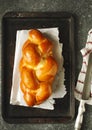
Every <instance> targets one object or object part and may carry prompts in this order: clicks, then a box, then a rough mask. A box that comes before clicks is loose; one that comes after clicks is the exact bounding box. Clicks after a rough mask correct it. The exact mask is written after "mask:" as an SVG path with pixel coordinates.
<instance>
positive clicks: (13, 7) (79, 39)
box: [0, 0, 92, 130]
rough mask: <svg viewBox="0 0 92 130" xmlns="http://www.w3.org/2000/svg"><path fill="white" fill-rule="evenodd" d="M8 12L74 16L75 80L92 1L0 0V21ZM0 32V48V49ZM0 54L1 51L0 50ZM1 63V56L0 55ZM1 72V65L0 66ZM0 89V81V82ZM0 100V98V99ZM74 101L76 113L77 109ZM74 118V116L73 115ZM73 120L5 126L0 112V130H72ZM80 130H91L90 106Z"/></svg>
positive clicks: (90, 25)
mask: <svg viewBox="0 0 92 130" xmlns="http://www.w3.org/2000/svg"><path fill="white" fill-rule="evenodd" d="M8 11H31V12H33V11H36V12H56V11H67V12H71V13H73V14H74V15H75V18H76V19H75V44H76V45H75V47H76V52H77V53H76V54H77V59H76V79H77V74H78V72H79V70H80V68H81V62H82V58H81V53H80V49H82V48H83V47H84V46H85V42H86V38H87V33H88V31H89V29H91V28H92V0H51V1H50V0H39V1H38V0H35V1H34V0H0V20H1V18H2V16H3V15H4V14H5V13H6V12H8ZM0 28H1V22H0ZM1 35H2V34H1V30H0V48H1ZM0 53H1V49H0ZM0 63H1V55H0ZM0 70H1V64H0ZM0 79H1V73H0ZM0 88H1V80H0ZM0 95H1V94H0ZM0 100H1V98H0ZM78 103H79V102H78V101H76V105H75V107H76V113H77V107H78ZM75 117H76V114H75ZM74 124H75V119H74V120H73V121H71V122H70V123H68V124H58V123H57V124H51V123H49V124H17V125H16V124H7V123H6V122H4V121H3V119H2V117H1V112H0V130H12V129H13V130H29V129H30V130H74ZM82 130H92V106H88V105H86V113H85V114H84V123H83V126H82Z"/></svg>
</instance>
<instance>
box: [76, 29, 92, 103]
mask: <svg viewBox="0 0 92 130" xmlns="http://www.w3.org/2000/svg"><path fill="white" fill-rule="evenodd" d="M81 53H82V56H83V63H82V68H81V71H80V73H79V76H78V80H77V84H76V88H75V92H74V94H75V98H76V99H77V100H81V98H82V92H83V86H84V80H85V76H86V71H87V65H88V58H89V54H90V53H92V29H91V30H90V31H89V32H88V37H87V42H86V45H85V48H83V49H82V50H81ZM86 103H87V104H90V105H92V81H91V91H90V98H89V99H88V100H87V101H86Z"/></svg>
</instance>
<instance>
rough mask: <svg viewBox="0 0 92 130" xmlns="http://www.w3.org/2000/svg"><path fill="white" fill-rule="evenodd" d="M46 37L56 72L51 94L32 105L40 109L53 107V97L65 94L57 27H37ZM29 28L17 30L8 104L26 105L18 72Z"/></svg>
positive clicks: (51, 108)
mask: <svg viewBox="0 0 92 130" xmlns="http://www.w3.org/2000/svg"><path fill="white" fill-rule="evenodd" d="M39 30H40V31H41V32H42V33H44V35H46V37H48V38H49V39H50V40H51V41H52V42H53V45H54V47H53V54H54V56H55V59H56V60H57V62H58V73H57V75H56V77H55V81H54V83H53V92H52V95H51V96H50V97H49V98H48V99H47V100H46V101H45V102H43V103H42V104H40V105H35V106H34V107H38V108H42V109H49V110H53V109H54V104H55V100H54V98H63V97H64V96H65V94H66V93H67V92H66V88H65V85H64V68H63V56H62V48H63V46H62V44H60V43H59V37H58V35H59V31H58V28H45V29H39ZM28 32H29V30H18V31H17V34H16V48H15V58H14V68H13V77H12V89H11V96H10V104H13V105H22V106H27V104H26V103H25V101H24V99H23V93H22V92H21V90H20V73H19V61H20V59H21V57H22V46H23V44H24V42H25V41H26V40H27V39H28Z"/></svg>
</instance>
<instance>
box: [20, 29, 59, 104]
mask: <svg viewBox="0 0 92 130" xmlns="http://www.w3.org/2000/svg"><path fill="white" fill-rule="evenodd" d="M52 49H53V44H52V42H51V41H50V40H48V39H47V38H46V37H45V36H44V35H43V34H42V33H41V32H40V31H38V30H35V29H33V30H31V31H29V37H28V40H27V41H26V42H25V43H24V45H23V47H22V58H21V60H20V63H19V70H20V77H21V82H20V88H21V90H22V92H23V95H24V100H25V102H26V103H27V105H28V106H33V105H36V104H41V103H42V102H43V101H45V100H46V99H47V98H48V97H49V96H50V95H51V94H52V83H53V80H54V78H55V75H56V73H57V68H58V67H57V62H56V61H55V59H54V57H53V53H52Z"/></svg>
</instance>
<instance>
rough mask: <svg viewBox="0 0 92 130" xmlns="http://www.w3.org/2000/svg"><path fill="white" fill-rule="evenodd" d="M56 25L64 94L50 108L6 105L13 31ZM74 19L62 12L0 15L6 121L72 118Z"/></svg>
mask: <svg viewBox="0 0 92 130" xmlns="http://www.w3.org/2000/svg"><path fill="white" fill-rule="evenodd" d="M51 27H58V28H59V38H60V42H61V43H63V56H64V67H65V79H66V80H65V85H66V90H67V94H66V95H65V97H64V98H62V99H57V100H56V104H55V109H54V110H52V111H51V110H44V109H39V108H30V107H23V106H14V105H10V103H9V101H10V92H11V85H12V73H13V65H14V54H15V42H16V31H17V30H21V29H31V28H51ZM74 55H75V51H74V19H73V16H72V14H70V13H63V12H55V13H51V12H50V13H49V12H47V13H46V12H44V13H40V12H9V13H6V14H5V15H4V16H3V18H2V117H3V119H4V120H5V121H7V122H8V123H56V122H57V123H64V122H68V121H71V120H72V119H73V117H74V112H75V104H74V95H73V92H74V85H75V64H74V63H75V62H74Z"/></svg>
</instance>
